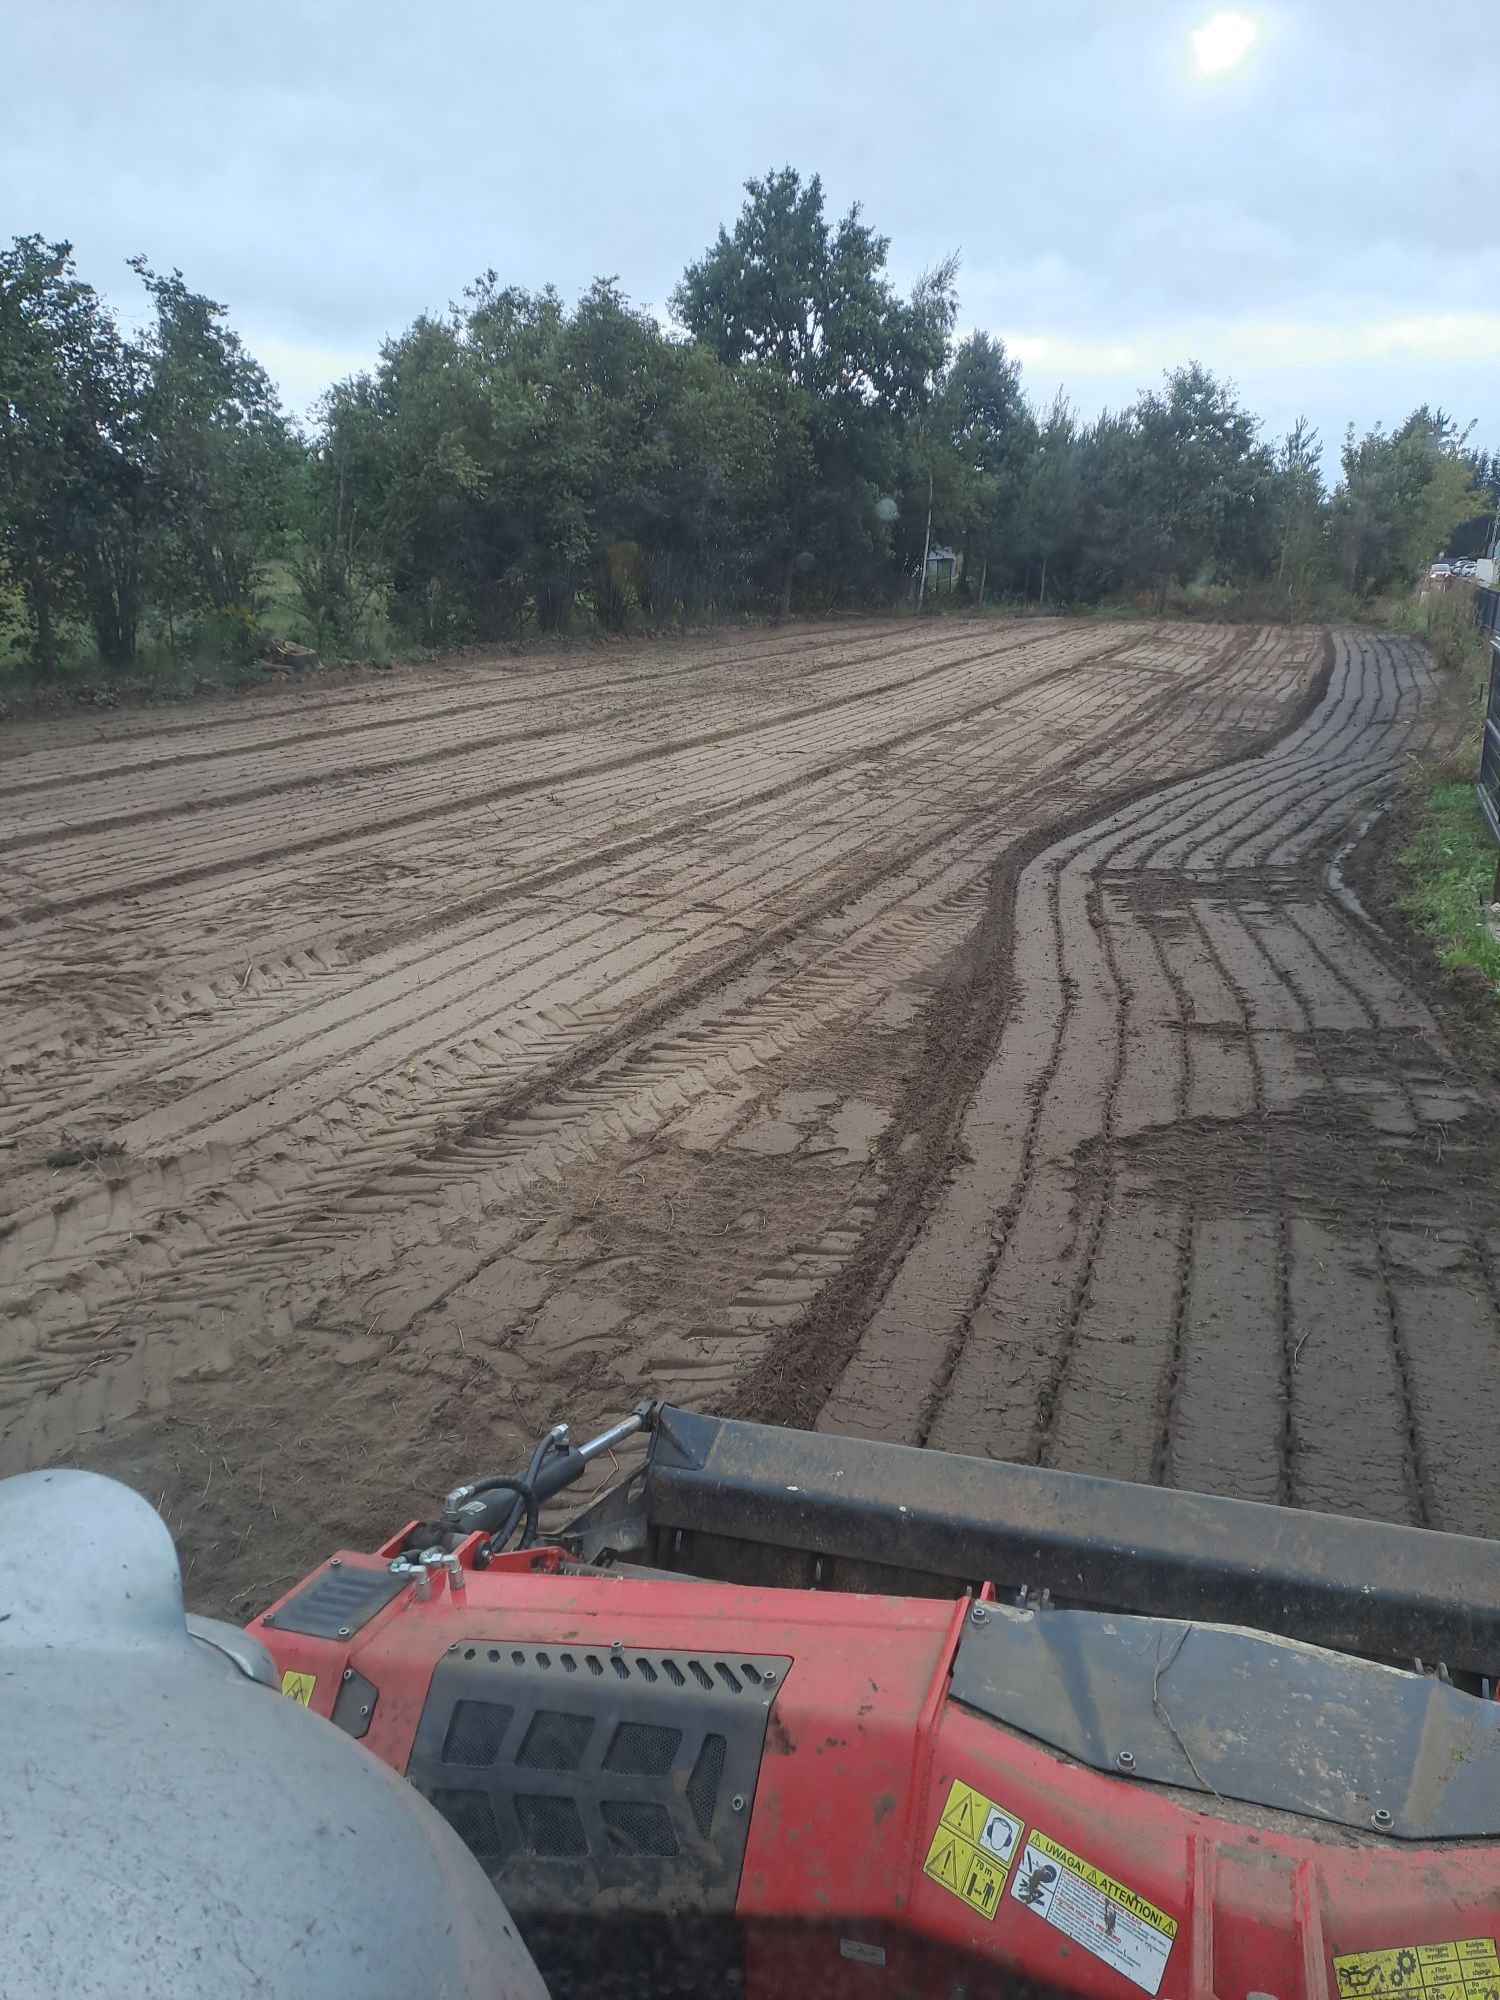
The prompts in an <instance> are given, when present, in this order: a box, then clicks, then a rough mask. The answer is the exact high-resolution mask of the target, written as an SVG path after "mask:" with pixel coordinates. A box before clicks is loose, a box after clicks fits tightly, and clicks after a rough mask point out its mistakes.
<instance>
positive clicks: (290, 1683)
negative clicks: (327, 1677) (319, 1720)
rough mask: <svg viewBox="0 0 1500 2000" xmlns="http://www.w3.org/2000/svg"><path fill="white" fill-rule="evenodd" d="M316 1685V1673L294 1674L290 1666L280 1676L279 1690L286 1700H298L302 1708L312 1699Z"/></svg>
mask: <svg viewBox="0 0 1500 2000" xmlns="http://www.w3.org/2000/svg"><path fill="white" fill-rule="evenodd" d="M317 1685H318V1677H317V1675H316V1674H294V1673H293V1672H292V1670H291V1668H290V1667H288V1668H287V1670H286V1672H285V1673H284V1674H283V1675H282V1676H281V1692H282V1693H283V1694H284V1695H285V1696H286V1698H287V1700H288V1701H300V1702H301V1704H302V1706H303V1707H304V1708H306V1707H307V1704H308V1703H309V1702H310V1701H311V1700H312V1698H313V1689H314V1688H315V1687H316V1686H317Z"/></svg>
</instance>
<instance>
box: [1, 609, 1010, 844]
mask: <svg viewBox="0 0 1500 2000" xmlns="http://www.w3.org/2000/svg"><path fill="white" fill-rule="evenodd" d="M961 643H964V642H963V641H958V640H955V639H954V637H953V636H952V635H951V634H938V635H930V634H929V635H927V636H926V637H922V638H916V639H913V640H912V641H911V642H910V643H909V645H908V646H907V647H906V649H905V652H906V656H907V657H908V658H910V657H912V656H921V655H923V654H926V653H930V652H933V651H935V650H937V649H939V648H953V647H954V646H955V645H957V644H961ZM967 643H969V644H972V640H969V641H968V642H967ZM1020 643H1022V642H1021V641H1018V640H1016V639H1012V640H1011V642H1010V644H1009V645H1003V644H1002V645H1000V646H996V647H994V648H993V651H992V652H990V653H988V654H986V655H985V656H984V657H986V658H997V657H1000V656H1001V655H1002V654H1004V653H1005V652H1009V651H1012V650H1014V649H1015V647H1016V646H1017V645H1018V644H1020ZM884 652H885V649H883V648H873V649H872V650H871V651H870V652H868V653H865V654H854V655H853V656H850V655H849V654H848V653H843V654H840V655H838V656H836V657H835V658H834V659H832V660H829V661H827V662H826V663H824V664H823V665H822V666H821V667H819V666H816V665H814V666H811V667H808V666H806V665H804V666H803V668H802V672H801V675H800V678H801V679H802V680H804V681H805V680H806V679H808V678H810V677H811V676H812V675H815V674H817V673H829V672H834V671H836V672H837V673H838V674H839V675H840V676H848V675H849V674H850V673H851V671H852V669H853V668H854V667H855V666H857V665H860V664H861V663H863V662H865V661H868V660H875V659H880V658H881V657H883V655H884ZM963 663H964V662H963V660H962V659H960V660H959V661H958V662H954V663H952V664H957V665H961V664H963ZM944 670H945V666H944V665H942V664H940V665H938V666H934V667H932V668H929V669H927V670H926V671H925V672H922V673H918V674H916V675H913V676H911V678H910V682H908V681H905V680H901V681H895V682H891V683H888V684H885V685H882V686H876V687H873V688H870V689H867V690H862V691H861V692H860V693H859V694H857V695H855V696H853V697H848V699H853V700H859V699H864V698H867V697H868V696H875V695H880V694H885V693H889V692H891V691H892V690H893V689H894V688H896V687H901V686H905V685H908V684H916V683H919V682H920V681H922V680H924V679H926V678H928V677H929V676H932V675H936V674H940V673H942V672H943V671H944ZM702 672H703V668H702V667H701V666H684V667H679V668H676V669H673V670H672V671H671V674H670V676H660V675H658V676H651V677H649V678H650V679H661V678H667V677H670V678H672V679H676V678H678V677H680V676H683V675H687V674H694V673H699V674H701V673H702ZM640 685H641V683H640V682H639V681H630V680H625V681H621V682H618V683H604V684H601V685H598V686H596V687H595V688H594V689H592V690H590V691H589V693H590V700H589V703H588V705H587V708H586V710H584V711H582V712H581V713H580V712H578V711H575V712H571V713H570V712H568V711H566V710H564V711H561V712H559V713H558V714H557V715H556V716H554V717H552V718H550V719H548V720H547V721H545V722H543V723H541V724H540V725H539V726H537V727H535V728H523V729H517V728H514V727H511V728H506V727H503V726H502V727H500V728H497V729H493V730H490V731H487V732H486V731H482V730H476V729H475V727H474V723H475V720H476V718H478V717H480V716H483V715H484V714H485V713H486V712H488V711H489V710H492V709H499V710H502V711H503V710H506V709H511V708H519V707H528V708H529V707H531V706H533V704H532V703H530V702H526V701H525V700H524V699H523V698H522V697H518V696H515V695H510V696H504V697H496V698H493V699H490V700H486V699H484V698H483V697H480V698H476V699H474V700H472V701H470V702H467V703H462V704H454V705H453V706H451V707H449V708H447V709H445V710H443V711H441V712H440V713H439V714H438V715H437V716H436V717H432V716H428V715H419V716H417V717H410V716H408V715H406V714H404V713H403V714H401V715H397V716H393V717H390V718H389V719H387V720H386V721H383V722H380V723H368V722H367V723H365V724H363V725H361V724H359V723H350V724H349V725H347V726H346V727H344V728H342V729H339V730H335V731H330V732H327V733H317V732H309V733H307V734H305V735H302V736H295V737H287V738H283V739H279V740H277V741H274V742H271V743H267V744H257V745H255V746H254V749H253V750H251V751H249V752H246V753H244V755H245V757H246V758H247V759H253V760H254V761H255V762H257V763H264V764H270V765H271V766H272V767H273V770H274V775H268V776H266V777H264V778H258V779H257V778H253V777H252V779H251V781H250V782H243V781H242V782H240V783H239V784H236V783H235V782H234V776H235V774H234V766H235V764H236V761H237V759H238V756H239V754H240V753H236V752H233V751H222V750H221V751H214V750H207V751H203V752H200V753H197V755H196V756H195V757H194V759H193V760H192V761H194V762H207V763H212V764H213V765H214V767H215V772H216V776H215V779H214V781H213V783H212V785H211V786H209V787H208V788H207V789H206V790H204V791H202V792H200V793H194V792H183V793H180V794H179V795H178V796H176V797H172V796H170V795H169V796H165V797H163V796H162V792H163V786H162V784H161V782H160V777H159V775H158V774H159V773H160V772H161V771H162V770H163V768H164V767H163V766H161V765H159V764H156V765H151V766H148V767H146V768H147V770H149V771H150V772H151V773H152V774H153V776H156V778H157V782H156V784H155V786H154V791H155V793H156V796H155V797H154V798H153V800H152V802H151V803H150V804H149V805H144V806H138V807H135V808H134V809H130V810H127V809H124V808H119V809H117V810H115V811H114V812H106V811H95V812H94V813H93V814H92V815H87V814H86V815H85V816H84V817H82V818H74V817H70V818H66V819H58V818H52V819H49V818H48V817H47V816H46V810H45V806H43V807H42V808H40V809H38V810H36V811H35V812H31V813H28V811H27V809H26V808H25V807H22V808H20V810H19V811H15V810H13V811H12V813H11V815H10V819H11V826H10V830H9V832H8V833H7V837H6V845H7V847H8V849H9V850H10V851H11V852H12V853H16V852H19V851H21V850H22V849H25V848H29V847H40V846H48V845H51V844H53V843H55V842H56V841H58V840H60V839H64V838H67V839H82V838H88V837H92V836H94V835H97V834H100V833H114V832H119V831H122V830H124V829H126V828H130V827H138V826H145V825H149V824H152V823H154V822H157V821H160V820H165V819H169V818H186V819H189V820H191V819H192V818H193V817H194V816H196V815H200V814H204V813H214V814H219V813H222V812H223V811H224V809H225V807H226V806H231V805H232V806H243V805H250V804H254V803H256V802H257V801H259V800H262V799H269V798H277V797H282V796H285V795H287V794H290V793H295V792H303V791H314V790H316V789H318V788H319V787H320V786H323V785H326V784H327V782H328V775H329V774H328V769H327V765H326V761H325V760H324V758H323V757H322V755H321V749H322V745H323V744H324V743H325V742H326V741H328V740H330V739H336V740H342V739H343V738H345V737H349V736H355V737H357V738H358V739H359V741H360V743H361V744H362V745H364V746H365V747H366V748H367V749H368V748H373V747H375V746H372V745H370V744H369V741H368V739H369V737H370V736H371V735H373V734H374V733H375V732H376V731H377V730H383V729H399V730H401V731H402V732H403V734H404V735H405V737H406V738H407V739H408V742H407V744H405V745H403V746H401V747H398V748H394V749H392V751H391V752H390V754H388V755H386V756H384V757H379V758H372V757H366V758H365V759H363V760H362V761H360V762H357V763H347V764H340V765H339V767H338V778H339V782H340V783H341V784H347V783H348V782H350V781H351V780H353V779H359V778H373V777H381V778H392V779H398V778H399V777H400V775H401V774H402V773H403V772H407V771H415V770H420V769H422V768H424V767H425V766H427V765H430V764H437V763H443V762H446V761H448V760H449V759H451V758H454V757H458V756H472V755H476V754H478V753H479V752H481V751H483V750H486V749H499V748H505V749H515V748H518V747H521V746H524V745H528V744H534V743H543V742H547V741H549V740H551V739H553V738H555V737H559V736H570V735H576V734H577V733H578V731H579V728H580V724H581V722H586V724H587V726H588V727H589V728H592V729H604V728H606V727H607V725H608V724H610V723H614V722H619V721H620V720H621V719H622V718H625V717H630V718H632V719H640V718H641V717H642V716H643V715H645V716H649V715H651V714H652V713H661V712H664V711H665V708H666V704H665V703H664V702H663V703H658V704H657V705H656V708H655V709H654V710H653V709H652V708H651V707H650V706H649V705H647V704H644V703H643V702H642V701H641V700H640V699H639V688H640ZM616 688H618V689H619V691H620V692H621V694H622V696H623V699H621V700H620V701H618V702H617V703H616V704H615V705H614V706H613V707H610V708H605V709H602V710H601V709H600V708H599V707H598V706H597V698H598V696H599V695H600V694H603V693H607V692H614V691H615V689H616ZM837 705H838V704H837V703H834V704H830V706H837ZM800 712H806V713H813V714H816V713H822V712H827V711H825V710H823V709H822V708H821V707H814V708H812V709H810V710H805V711H797V710H793V711H791V713H792V714H793V715H796V714H798V713H800ZM433 720H437V721H451V722H454V723H455V724H456V725H457V726H456V727H454V728H453V729H451V730H448V731H444V732H440V733H439V736H438V740H437V741H436V742H435V743H433V744H431V745H430V746H428V747H425V748H412V747H410V738H411V737H412V735H413V733H414V725H415V727H416V728H417V729H421V730H425V729H426V728H427V727H428V726H429V724H430V723H431V722H432V721H433ZM758 726H763V725H758ZM287 749H290V750H292V751H293V752H294V753H300V758H301V760H302V761H305V762H307V763H308V765H309V768H307V769H305V770H301V771H298V770H295V769H290V770H289V769H288V768H287V767H288V764H289V763H291V762H293V761H296V760H294V759H288V758H285V757H282V756H280V755H279V754H276V753H279V752H281V751H283V750H287ZM309 752H311V753H312V755H311V756H309V755H308V754H307V753H309ZM180 761H181V762H185V761H187V760H186V759H183V760H180ZM226 766H227V767H229V768H228V769H226V768H225V767H226ZM178 767H179V763H178V761H174V763H173V765H172V766H170V767H167V768H170V769H172V770H173V771H175V770H176V769H178ZM120 775H121V776H122V777H123V778H124V779H125V780H126V781H127V783H126V785H125V786H124V787H123V788H122V789H123V792H124V796H125V797H126V798H130V797H133V796H134V795H136V794H137V793H138V791H139V779H140V776H141V775H143V773H142V772H140V771H138V770H137V769H135V768H129V767H127V768H126V769H125V770H124V771H123V772H122V773H121V774H120ZM105 783H106V775H105V774H98V775H96V776H91V777H90V778H89V779H87V780H86V781H83V783H80V782H79V781H77V780H74V781H72V782H69V783H67V784H66V785H64V786H62V787H61V789H62V792H63V796H64V798H65V800H66V801H67V803H68V805H69V806H70V807H74V808H76V806H77V804H78V802H79V793H80V791H81V790H82V789H83V788H84V784H87V785H94V784H98V785H101V786H102V785H104V784H105ZM31 789H32V788H31V787H20V786H18V787H10V788H0V799H3V798H6V797H14V796H17V795H18V794H21V793H25V792H28V791H30V790H31ZM46 789H48V790H57V789H59V787H58V785H57V783H56V781H51V782H49V783H48V784H47V787H46ZM31 821H35V822H36V823H35V824H31V823H29V822H31Z"/></svg>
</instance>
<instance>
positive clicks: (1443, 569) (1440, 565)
mask: <svg viewBox="0 0 1500 2000" xmlns="http://www.w3.org/2000/svg"><path fill="white" fill-rule="evenodd" d="M1427 574H1428V575H1429V576H1433V577H1437V576H1452V574H1453V565H1452V563H1449V562H1443V561H1442V560H1439V561H1437V562H1435V563H1434V564H1433V565H1432V568H1431V569H1430V570H1429V571H1428V572H1427Z"/></svg>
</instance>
